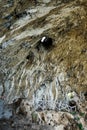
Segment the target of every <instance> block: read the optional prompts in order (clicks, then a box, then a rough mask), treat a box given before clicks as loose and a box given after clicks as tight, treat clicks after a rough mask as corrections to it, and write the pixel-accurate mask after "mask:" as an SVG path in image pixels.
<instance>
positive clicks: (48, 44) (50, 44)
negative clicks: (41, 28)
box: [36, 36, 53, 50]
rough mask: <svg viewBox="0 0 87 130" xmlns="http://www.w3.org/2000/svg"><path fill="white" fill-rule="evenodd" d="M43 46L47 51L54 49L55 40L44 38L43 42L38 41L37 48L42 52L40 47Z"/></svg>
mask: <svg viewBox="0 0 87 130" xmlns="http://www.w3.org/2000/svg"><path fill="white" fill-rule="evenodd" d="M41 46H43V47H44V48H45V49H46V50H48V49H50V48H51V47H53V40H52V38H50V37H47V36H44V37H42V38H41V40H39V41H38V45H37V46H36V48H37V49H38V50H40V47H41Z"/></svg>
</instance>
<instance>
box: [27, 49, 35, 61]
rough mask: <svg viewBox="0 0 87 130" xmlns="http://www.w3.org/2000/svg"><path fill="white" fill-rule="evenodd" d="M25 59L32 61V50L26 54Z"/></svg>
mask: <svg viewBox="0 0 87 130" xmlns="http://www.w3.org/2000/svg"><path fill="white" fill-rule="evenodd" d="M26 59H27V60H30V61H33V59H34V54H33V52H31V51H30V52H29V54H28V55H27V57H26Z"/></svg>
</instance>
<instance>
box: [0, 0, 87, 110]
mask: <svg viewBox="0 0 87 130" xmlns="http://www.w3.org/2000/svg"><path fill="white" fill-rule="evenodd" d="M0 3H1V5H0V15H1V16H0V17H1V20H0V96H1V97H5V99H6V101H7V102H8V103H9V104H11V103H13V101H14V100H16V99H18V98H27V99H28V100H29V101H30V102H31V103H32V105H33V106H35V107H36V106H37V105H38V104H40V102H42V101H44V102H46V101H48V102H47V103H48V105H47V106H46V108H45V109H55V104H56V101H58V100H65V98H66V95H67V93H68V92H69V91H71V90H73V91H76V93H78V94H81V93H84V92H86V93H87V58H86V56H87V8H86V6H87V0H84V1H82V0H76V1H75V0H42V1H40V0H37V1H36V0H33V1H31V0H30V1H28V0H25V1H23V0H22V1H20V0H15V1H14V0H11V1H6V2H5V3H4V2H3V0H1V1H0ZM43 37H50V38H51V39H52V44H51V45H52V46H51V47H49V44H48V43H47V48H46V47H44V44H39V41H40V40H41V39H42V38H43ZM45 46H46V44H45ZM83 98H85V97H84V94H83ZM44 106H45V105H44Z"/></svg>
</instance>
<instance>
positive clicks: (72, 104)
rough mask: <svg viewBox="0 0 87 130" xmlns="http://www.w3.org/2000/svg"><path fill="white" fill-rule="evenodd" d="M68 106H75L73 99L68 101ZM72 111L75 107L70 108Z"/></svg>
mask: <svg viewBox="0 0 87 130" xmlns="http://www.w3.org/2000/svg"><path fill="white" fill-rule="evenodd" d="M69 106H70V107H74V106H76V102H75V101H74V100H71V101H69ZM72 110H73V111H75V108H72Z"/></svg>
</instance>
